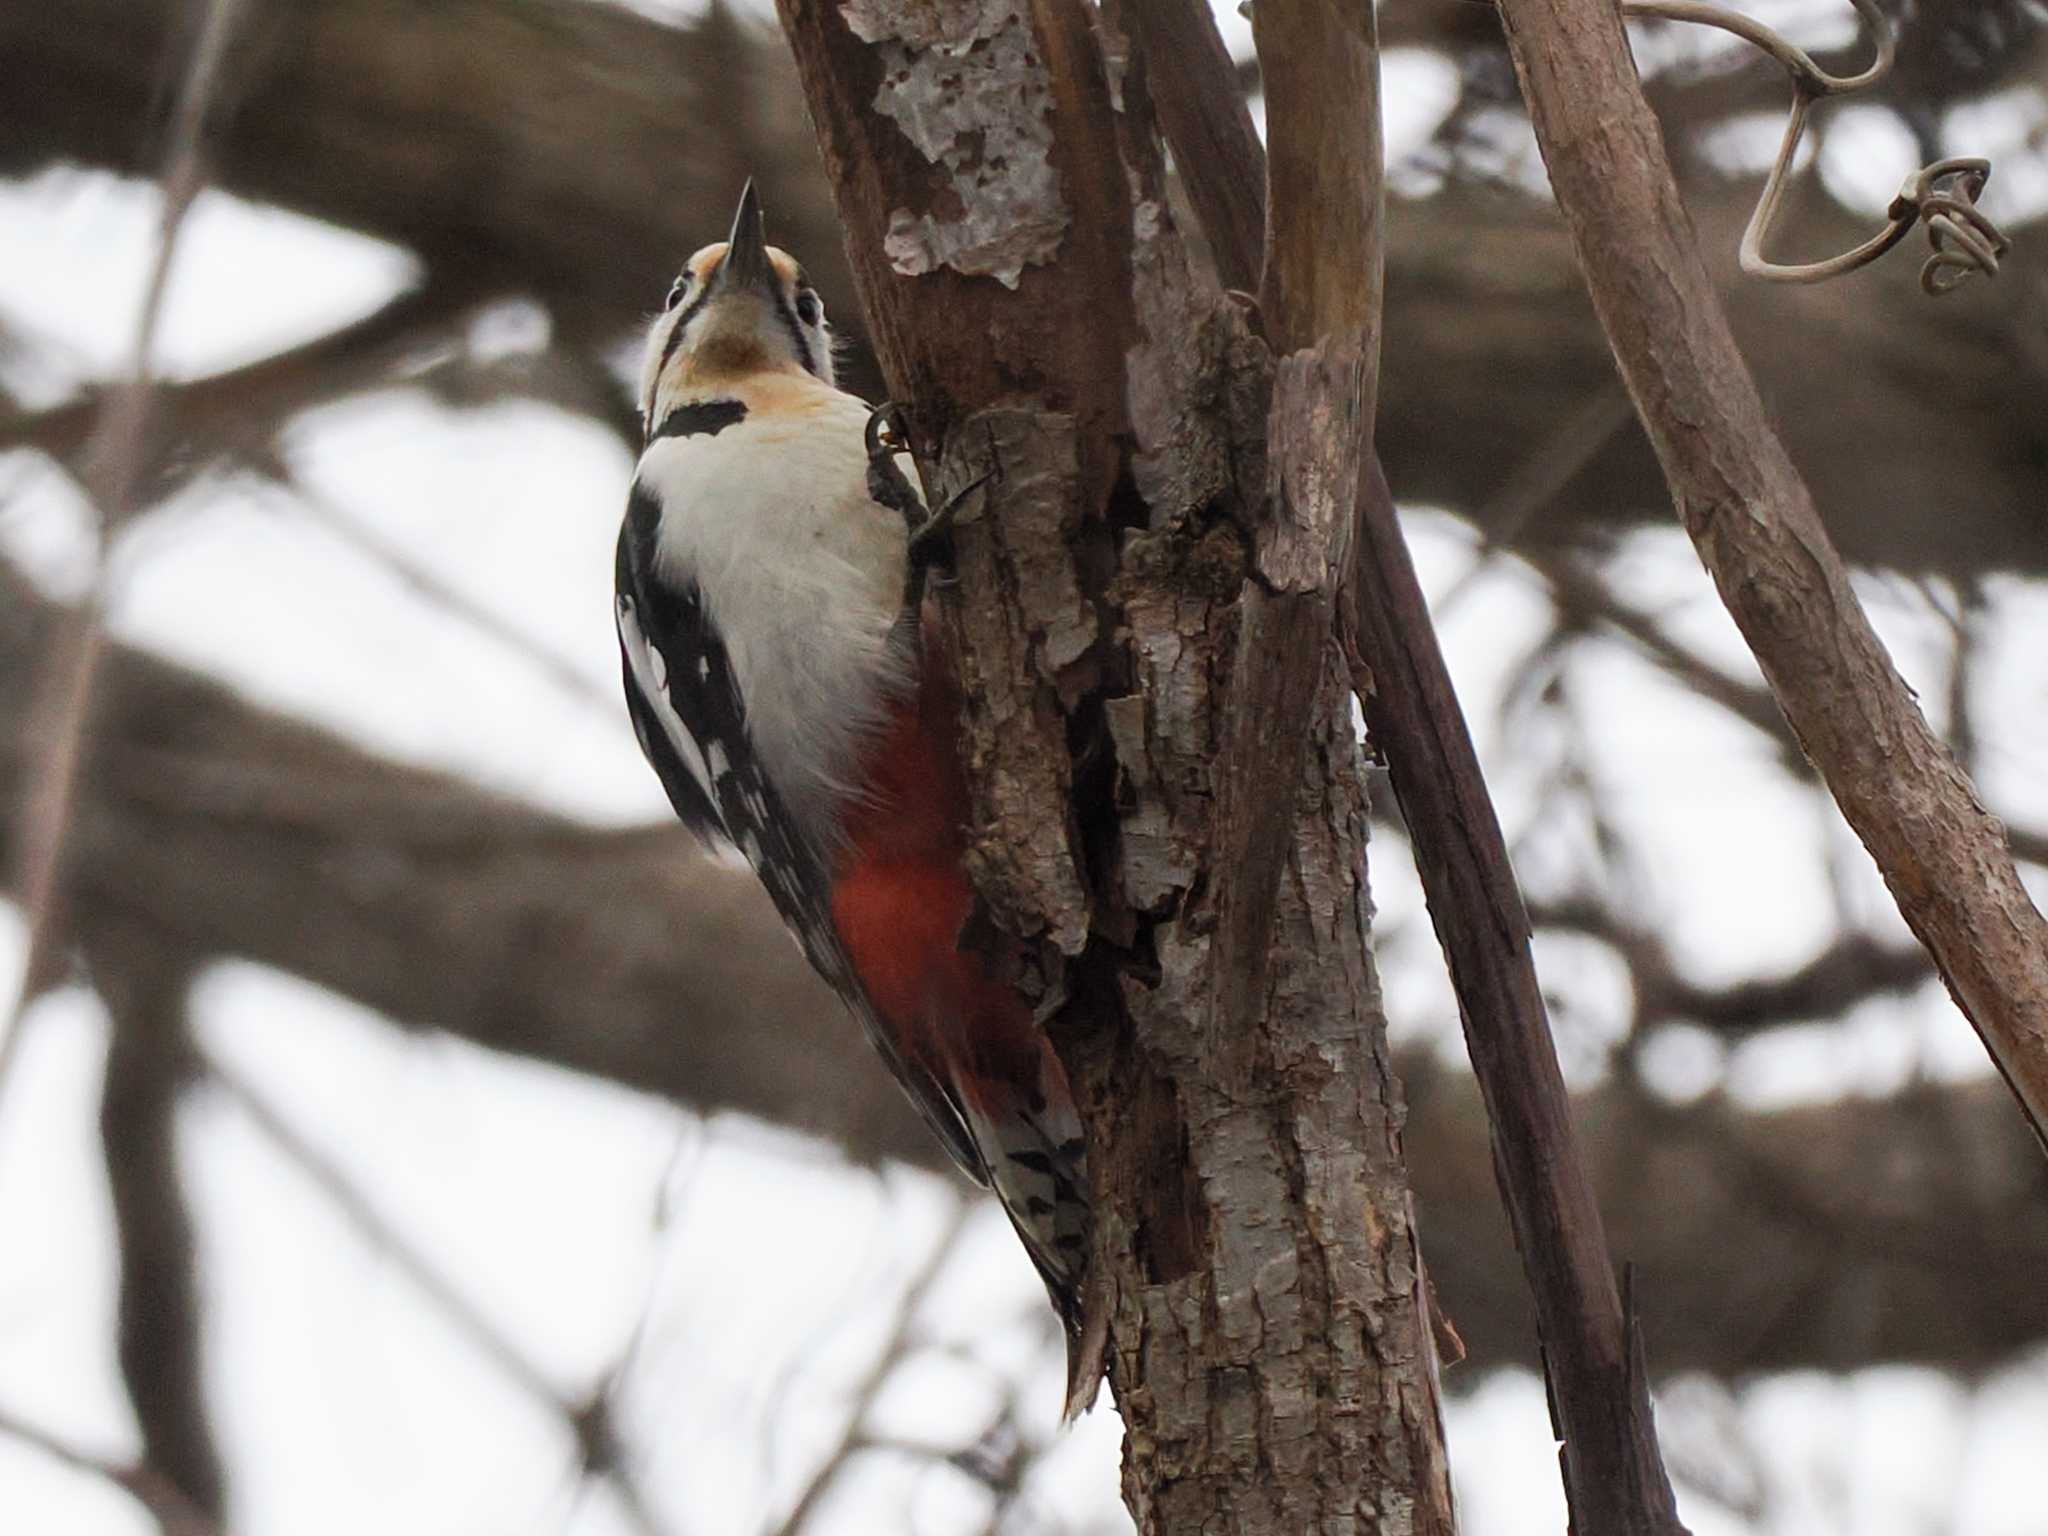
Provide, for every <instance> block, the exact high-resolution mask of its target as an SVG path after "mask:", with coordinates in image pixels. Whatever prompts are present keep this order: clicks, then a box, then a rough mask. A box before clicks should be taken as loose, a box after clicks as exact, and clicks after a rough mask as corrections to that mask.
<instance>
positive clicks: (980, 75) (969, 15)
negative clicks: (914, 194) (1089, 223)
mask: <svg viewBox="0 0 2048 1536" xmlns="http://www.w3.org/2000/svg"><path fill="white" fill-rule="evenodd" d="M840 13H841V14H842V15H843V16H844V17H845V18H846V24H847V25H848V26H849V27H851V28H852V29H853V31H854V34H855V35H856V36H857V37H859V38H860V39H861V40H862V41H863V42H868V43H873V44H874V45H875V53H876V55H877V57H879V58H880V59H881V61H882V87H881V89H880V90H879V91H877V92H876V93H875V102H874V105H875V110H876V111H877V112H880V113H881V114H882V115H883V116H885V117H887V118H889V119H891V120H892V121H893V122H895V124H896V125H897V127H899V128H901V129H902V130H903V133H904V136H905V137H906V138H908V139H909V140H910V142H911V143H912V144H914V145H916V146H917V150H918V153H920V154H922V155H923V156H924V157H925V159H927V160H929V161H930V162H931V163H932V164H933V165H937V166H942V167H944V168H945V171H946V173H947V184H946V192H947V193H949V194H950V195H949V196H947V195H942V196H941V197H940V199H939V200H938V201H939V203H940V209H939V210H935V211H933V212H930V213H921V214H916V213H912V212H911V211H910V210H909V209H908V208H896V209H893V210H891V212H890V214H889V233H888V235H887V236H886V237H885V239H884V241H883V248H884V249H885V250H886V251H887V252H888V255H889V263H890V265H891V266H893V267H894V268H895V269H896V270H897V271H898V272H901V273H903V274H904V275H905V276H907V277H917V276H920V275H922V274H923V273H926V272H933V271H936V270H937V269H938V268H940V267H951V268H953V270H954V271H956V272H963V273H966V274H967V275H968V276H970V277H993V278H995V279H996V281H998V282H1000V283H1002V284H1003V285H1004V286H1005V287H1008V288H1015V287H1016V286H1017V283H1018V281H1019V279H1020V278H1021V277H1022V276H1023V274H1024V268H1025V267H1026V266H1028V265H1044V264H1046V263H1048V262H1050V261H1052V259H1053V258H1054V257H1055V256H1056V255H1057V254H1058V252H1059V248H1060V241H1061V239H1062V237H1063V236H1064V235H1065V234H1066V230H1067V225H1068V224H1069V223H1070V222H1071V220H1070V217H1069V215H1068V212H1067V204H1066V199H1065V197H1064V196H1063V195H1062V193H1061V189H1060V177H1059V172H1058V171H1057V170H1056V169H1055V168H1054V166H1053V163H1052V124H1051V108H1052V79H1051V77H1050V75H1048V73H1047V72H1046V67H1045V61H1044V59H1043V58H1042V57H1041V56H1040V52H1039V49H1038V45H1037V41H1036V39H1035V37H1034V35H1033V33H1032V29H1031V22H1030V20H1029V17H1028V15H1027V9H1026V7H1024V6H1022V5H1020V4H1018V3H1015V0H943V3H940V4H935V5H930V6H919V7H915V8H911V7H904V6H900V5H891V4H888V3H886V0H845V3H844V4H843V5H841V6H840Z"/></svg>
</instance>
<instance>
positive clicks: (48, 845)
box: [0, 0, 244, 1083]
mask: <svg viewBox="0 0 2048 1536" xmlns="http://www.w3.org/2000/svg"><path fill="white" fill-rule="evenodd" d="M243 3H244V0H208V4H207V6H206V12H205V16H204V18H203V19H202V21H201V25H200V31H199V40H198V42H197V44H196V45H195V46H194V48H193V52H192V59H191V62H190V64H189V65H188V66H187V68H186V71H185V80H184V86H183V89H182V90H181V92H180V95H179V98H178V107H177V111H176V114H175V115H174V117H173V119H172V123H171V132H170V147H169V150H168V152H167V153H166V155H165V157H164V168H163V172H162V174H161V176H160V177H159V179H158V187H159V192H160V196H161V202H162V207H161V210H160V213H159V218H158V225H157V240H156V250H155V252H154V254H153V255H152V257H151V260H150V269H149V278H148V282H147V285H146V287H145V289H144V293H143V301H142V312H141V314H140V315H139V316H138V318H137V320H136V325H135V335H134V339H133V342H132V344H131V347H130V353H129V363H128V373H127V377H126V378H125V379H124V380H123V381H122V383H121V384H119V385H118V386H116V387H115V388H114V389H112V390H111V391H109V393H108V395H107V397H106V400H105V402H104V404H103V406H102V408H101V410H100V414H99V421H98V424H97V425H96V426H95V428H94V430H93V435H92V439H91V441H90V444H89V446H88V449H87V454H86V464H85V470H84V482H85V489H86V491H87V493H88V494H89V495H90V496H91V498H92V500H93V502H94V503H95V505H96V506H97V507H98V510H99V516H100V527H99V530H98V537H97V539H96V540H95V544H94V551H93V572H92V580H91V585H90V589H89V591H88V592H87V594H86V597H85V600H84V601H83V602H81V603H79V604H78V605H77V606H76V607H75V608H71V609H69V610H66V612H65V614H64V616H63V617H62V618H60V619H59V621H58V624H57V627H56V632H55V635H54V637H53V639H52V640H51V644H50V651H49V659H48V661H47V663H46V666H45V671H44V674H43V676H42V678H41V680H40V682H39V684H38V686H37V688H36V692H35V697H34V701H33V703H32V705H31V718H32V719H33V720H34V721H35V722H36V724H35V728H34V729H33V731H32V732H31V736H30V739H31V740H32V741H35V742H37V743H40V746H39V748H38V750H37V752H36V757H35V760H34V762H33V763H32V765H31V766H30V768H29V771H28V775H27V788H26V790H25V791H24V793H23V795H22V803H21V807H20V809H19V812H18V813H17V814H18V817H19V825H20V836H19V848H18V852H17V855H16V871H15V885H14V889H15V893H16V895H17V897H18V899H19V900H20V903H21V908H22V915H23V918H24V920H25V922H26V924H27V927H28V944H27V952H26V954H25V956H24V958H23V961H22V968H21V978H20V981H19V983H18V984H17V986H16V989H15V994H14V997H13V1000H12V1001H11V1003H10V1004H9V1005H8V1007H7V1009H6V1011H5V1012H4V1013H0V1083H4V1082H5V1080H6V1076H7V1071H8V1068H9V1066H10V1065H11V1064H12V1062H13V1059H14V1054H15V1051H16V1049H17V1048H18V1046H19V1044H20V1040H21V1022H22V1014H23V1012H24V1010H25V1009H26V1008H27V1006H28V1002H29V999H30V998H32V997H33V996H34V995H35V992H36V989H37V988H38V987H39V986H40V985H41V984H42V983H43V981H44V980H45V978H46V975H47V973H48V971H49V970H50V968H51V966H52V964H53V963H54V960H53V956H52V953H51V950H52V947H53V934H54V923H53V915H54V908H55V905H56V897H57V888H58V883H59V879H60V877H61V874H62V870H63V862H64V845H65V840H66V838H67V837H68V835H69V832H70V827H71V820H72V812H73V806H74V804H75V802H76V799H77V794H78V782H79V777H80V774H81V772H82V770H83V766H84V761H85V754H86V747H87V739H86V727H87V713H88V710H89V708H90V705H91V701H92V690H93V683H94V680H95V678H96V677H97V675H98V672H99V664H100V658H101V655H102V653H103V651H104V650H105V641H106V626H105V612H106V602H107V547H108V544H109V542H110V541H111V539H112V538H113V536H114V534H115V533H116V532H117V531H118V530H119V527H120V524H121V521H122V519H123V518H124V517H125V516H126V514H127V511H128V507H129V503H130V501H131V500H132V498H133V496H134V492H135V485H136V481H137V479H138V477H139V475H140V473H141V468H142V460H143V455H144V451H145V436H146V432H147V428H148V425H149V416H150V409H151V405H152V401H153V391H154V388H155V382H154V377H153V373H152V369H153V367H154V359H155V356H156V340H157V328H158V325H159V323H160V321H161V320H162V317H163V304H164V294H165V291H166V289H167V287H168V285H169V281H170V273H171V261H172V258H173V256H174V255H175V254H176V251H177V246H178V238H179V235H180V234H181V232H182V231H183V229H184V225H185V215H186V214H187V213H188V212H190V211H191V207H192V203H193V200H194V199H195V198H197V197H198V195H199V190H200V188H201V187H202V186H203V185H204V184H205V177H204V173H203V167H202V164H201V156H200V149H201V143H202V140H203V138H204V135H205V131H206V129H207V127H208V118H209V116H210V114H211V109H212V104H213V100H214V96H215V93H216V91H217V90H218V88H219V85H220V79H221V68H222V61H223V59H224V58H225V56H226V53H227V46H228V40H229V38H230V37H231V36H232V35H233V31H234V27H235V24H236V22H237V20H238V18H239V13H240V11H241V7H242V5H243Z"/></svg>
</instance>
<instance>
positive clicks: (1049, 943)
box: [781, 0, 1451, 1532]
mask: <svg viewBox="0 0 2048 1536" xmlns="http://www.w3.org/2000/svg"><path fill="white" fill-rule="evenodd" d="M781 12H782V17H783V21H784V23H785V25H786V27H787V28H788V30H789V33H790V36H791V40H792V42H793V43H794V44H795V48H796V54H797V60H798V67H799V72H800V75H801V77H802V79H803V83H804V87H805V92H806V95H807V96H808V98H809V101H810V104H811V110H812V115H813V118H814V121H815V122H816V124H817V126H818V129H819V137H820V139H821V142H822V144H823V147H824V151H825V159H826V163H827V168H828V171H829V173H830V175H831V180H832V183H833V186H834V188H835V191H836V194H837V197H838V201H839V209H840V214H841V217H842V219H843V221H844V223H845V226H846V230H847V238H848V244H849V250H850V255H851V258H852V263H853V268H854V272H855V277H856V281H857V283H858V285H859V287H860V290H861V294H862V297H863V300H864V308H865V310H866V314H867V317H868V320H869V323H870V327H871V332H872V335H873V337H874V339H875V342H876V348H877V352H878V354H879V356H880V360H881V363H882V368H883V371H884V373H885V375H886V376H887V378H888V379H889V381H890V384H891V386H892V388H893V389H894V390H895V391H896V392H897V393H898V395H899V397H900V398H902V399H904V400H906V401H908V402H910V403H911V405H912V407H913V410H912V413H911V421H912V427H913V436H914V438H915V440H916V443H917V445H918V446H919V447H920V448H921V449H923V450H924V452H923V453H922V454H921V458H922V459H923V461H924V463H925V464H926V466H927V474H928V479H929V481H930V484H929V486H928V488H929V489H930V490H931V492H932V493H933V495H934V497H944V496H947V495H949V494H951V493H952V492H954V491H956V490H958V489H959V488H961V487H963V486H965V485H968V484H969V483H970V482H972V481H973V480H974V479H975V478H976V477H979V476H982V475H988V476H989V479H988V480H987V482H986V484H985V486H984V487H983V489H982V491H980V492H977V493H976V496H975V497H974V498H973V501H972V502H971V504H970V508H969V512H970V514H971V515H969V516H968V517H967V519H966V521H964V522H963V523H962V525H961V526H960V528H959V530H958V533H957V538H956V543H957V555H958V560H957V564H958V581H957V584H956V585H955V586H953V587H952V588H951V589H950V601H949V602H948V603H947V605H946V609H945V618H944V624H945V634H946V639H947V641H948V643H949V645H950V647H951V648H952V650H953V651H954V652H955V653H956V654H957V657H958V665H959V668H960V675H961V677H962V680H963V683H964V684H965V688H964V695H965V698H966V700H967V703H966V707H965V710H964V718H963V720H962V732H963V743H964V745H965V748H966V751H967V758H968V762H969V764H970V773H971V777H972V780H973V786H974V791H975V807H974V814H975V823H974V826H973V828H972V837H973V845H974V864H975V868H976V876H977V884H978V886H979V888H980V890H981V892H982V895H983V897H984V899H985V902H986V907H987V917H988V918H989V919H990V921H989V922H987V923H985V924H977V925H976V926H977V928H979V929H981V930H982V932H981V935H980V940H981V941H982V942H985V943H986V944H987V946H988V948H989V949H990V952H991V953H992V954H993V955H994V956H995V957H996V959H997V961H998V963H1000V964H1002V965H1004V966H1006V967H1007V968H1009V971H1010V974H1011V975H1012V976H1013V978H1014V979H1015V981H1016V983H1017V985H1018V986H1019V987H1020V988H1021V989H1022V990H1024V991H1025V992H1026V993H1027V995H1029V996H1030V997H1031V999H1032V1001H1033V1003H1034V1005H1036V1006H1037V1007H1038V1008H1039V1009H1040V1010H1041V1012H1042V1014H1043V1016H1045V1017H1046V1018H1047V1019H1048V1020H1049V1021H1050V1028H1051V1029H1052V1031H1053V1035H1054V1038H1055V1040H1056V1041H1057V1042H1058V1044H1059V1046H1060V1048H1061V1052H1062V1055H1063V1056H1064V1057H1065V1058H1066V1060H1067V1063H1068V1066H1069V1070H1070V1072H1071V1073H1072V1075H1073V1078H1074V1081H1075V1084H1076V1090H1077V1094H1078V1096H1079V1097H1080V1098H1081V1099H1082V1101H1083V1108H1084V1114H1085V1115H1086V1117H1087V1119H1088V1122H1089V1144H1090V1173H1091V1184H1092V1187H1093V1195H1094V1201H1095V1209H1096V1213H1097V1215H1096V1229H1095V1247H1094V1263H1095V1267H1094V1272H1093V1276H1092V1281H1093V1283H1094V1284H1095V1285H1097V1286H1099V1287H1101V1288H1103V1300H1104V1301H1105V1302H1106V1304H1107V1305H1109V1306H1110V1308H1111V1316H1112V1327H1113V1339H1114V1357H1113V1363H1112V1367H1111V1380H1112V1384H1113V1386H1114V1389H1115V1392H1116V1395H1117V1400H1118V1405H1119V1407H1120V1408H1121V1410H1122V1412H1123V1415H1124V1419H1125V1424H1126V1428H1127V1431H1128V1434H1127V1440H1126V1457H1125V1496H1126V1499H1127V1501H1128V1502H1129V1504H1130V1506H1131V1509H1132V1511H1133V1513H1134V1514H1135V1515H1136V1517H1137V1520H1138V1524H1139V1528H1140V1529H1141V1530H1143V1531H1148V1532H1153V1531H1157V1532H1183V1531H1192V1530H1197V1529H1230V1530H1238V1531H1247V1532H1255V1531H1256V1532H1263V1531H1274V1532H1281V1531H1285V1532H1298V1531H1308V1530H1339V1529H1356V1528H1375V1529H1381V1528H1390V1527H1396V1526H1397V1527H1399V1528H1402V1529H1407V1530H1414V1531H1432V1532H1433V1531H1448V1530H1449V1529H1450V1528H1451V1516H1450V1497H1449V1485H1448V1479H1447V1475H1446V1471H1445V1464H1444V1456H1443V1444H1442V1431H1441V1424H1440V1416H1439V1411H1438V1401H1437V1384H1436V1362H1435V1357H1434V1353H1433V1349H1432V1345H1431V1342H1430V1336H1429V1331H1428V1317H1427V1307H1426V1305H1425V1304H1424V1302H1423V1299H1422V1281H1421V1271H1420V1265H1419V1261H1418V1256H1417V1250H1416V1242H1415V1230H1414V1223H1413V1218H1412V1214H1411V1208H1410V1198H1409V1193H1408V1185H1407V1175H1406V1170H1405V1168H1404V1166H1403V1162H1402V1156H1401V1121H1402V1113H1403V1112H1402V1106H1401V1099H1400V1089H1399V1086H1398V1084H1397V1083H1396V1081H1395V1079H1394V1077H1393V1074H1392V1071H1391V1068H1390V1064H1389V1057H1388V1052H1387V1047H1386V1037H1385V1019H1384V1015H1383V1014H1382V1011H1381V1008H1380V1002H1379V990H1378V985H1377V981H1376V978H1375V976H1374V973H1373V967H1372V959H1371V955H1370V952H1369V950H1368V948H1367V938H1368V926H1369V916H1370V898H1369V896H1368V893H1367V889H1366V884H1365V873H1364V854H1365V847H1364V844H1365V832H1366V814H1365V812H1366V806H1365V786H1364V778H1363V774H1362V763H1361V761H1360V755H1359V749H1358V743H1357V738H1356V735H1355V733H1354V731H1353V728H1352V723H1351V697H1350V691H1349V687H1348V679H1347V673H1346V668H1345V665H1344V661H1343V658H1342V656H1341V655H1340V654H1339V653H1338V651H1337V649H1336V647H1335V646H1334V645H1333V644H1332V643H1331V641H1330V639H1329V614H1330V611H1331V602H1332V600H1333V595H1334V591H1335V585H1336V577H1337V572H1338V568H1339V563H1340V556H1341V554H1342V550H1343V541H1344V538H1345V535H1346V531H1347V529H1348V527H1349V519H1350V499H1349V498H1350V493H1351V489H1352V487H1353V486H1354V485H1355V481H1356V475H1357V471H1358V451H1359V447H1360V445H1361V442H1362V441H1363V436H1362V433H1363V430H1364V428H1365V425H1366V421H1367V419H1368V413H1369V409H1370V395H1369V390H1368V391H1367V392H1366V394H1365V396H1364V398H1361V394H1360V390H1359V379H1360V369H1361V366H1362V363H1363V361H1364V359H1363V356H1362V354H1361V352H1360V348H1359V342H1358V339H1357V338H1356V337H1355V336H1353V335H1349V334H1346V333H1341V332H1335V333H1332V334H1331V335H1330V336H1328V337H1327V338H1325V340H1324V344H1323V345H1320V346H1309V347H1308V348H1307V349H1306V350H1302V351H1299V352H1296V353H1294V354H1293V355H1291V356H1289V357H1286V358H1284V359H1281V360H1280V361H1279V362H1278V363H1277V364H1276V362H1275V360H1274V358H1273V356H1272V354H1271V353H1270V352H1269V350H1268V348H1267V347H1266V345H1265V344H1264V342H1263V341H1262V340H1261V339H1260V338H1259V337H1258V336H1256V335H1254V334H1253V333H1252V331H1251V329H1250V327H1249V324H1248V321H1247V318H1246V315H1245V312H1244V311H1243V310H1242V309H1241V308H1240V306H1239V305H1237V304H1236V303H1235V302H1233V301H1231V300H1229V299H1226V298H1225V297H1224V296H1223V294H1222V293H1221V291H1220V290H1219V289H1218V288H1217V287H1216V286H1215V284H1214V282H1213V280H1211V279H1208V278H1207V277H1205V276H1203V275H1201V274H1199V273H1197V272H1196V271H1195V270H1194V269H1193V267H1192V265H1191V264H1190V262H1189V261H1188V260H1187V257H1186V255H1185V252H1184V250H1183V247H1182V244H1181V240H1180V237H1179V234H1178V232H1177V231H1176V229H1175V228H1174V225H1173V221H1172V219H1171V217H1170V215H1169V214H1168V212H1167V210H1166V207H1165V197H1164V192H1163V186H1162V176H1161V166H1160V157H1159V152H1158V148H1157V143H1156V140H1155V138H1154V136H1153V132H1152V125H1151V118H1150V108H1149V104H1148V102H1147V99H1146V95H1145V79H1144V71H1143V67H1142V61H1141V60H1136V59H1133V58H1132V57H1131V56H1130V54H1129V51H1128V49H1127V48H1126V46H1125V44H1124V42H1123V40H1122V39H1121V38H1119V37H1118V36H1116V35H1115V34H1114V33H1113V32H1112V31H1111V30H1110V29H1109V27H1108V25H1107V23H1104V22H1102V21H1101V20H1100V18H1099V17H1098V16H1097V15H1096V14H1095V13H1094V12H1093V10H1092V8H1091V7H1088V6H1086V5H1083V4H1080V3H1078V0H1048V3H1045V4H1041V5H1039V6H1037V7H1035V8H1034V9H1033V10H1032V11H1031V12H1030V13H1029V16H1028V19H1027V18H1026V16H1025V15H1024V14H1020V13H1019V12H1018V11H1016V10H1015V9H1013V8H1011V7H1007V6H992V5H986V4H978V3H975V0H946V3H941V4H938V5H930V4H915V5H914V4H910V3H907V0H856V3H854V4H850V5H845V6H841V5H837V4H830V3H825V0H783V4H782V6H781ZM1310 339H1311V340H1312V339H1313V338H1310ZM1269 424H1270V429H1271V434H1272V440H1273V443H1274V450H1273V452H1272V454H1271V456H1270V458H1269V455H1268V451H1267V440H1268V432H1269ZM1304 616H1305V617H1306V620H1307V622H1306V623H1304V622H1302V620H1303V618H1304ZM1303 640H1305V641H1306V643H1305V644H1303V643H1301V642H1302V641H1303ZM1290 647H1292V648H1293V654H1292V655H1291V656H1290V654H1289V648H1290ZM1297 663H1298V664H1297Z"/></svg>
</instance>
